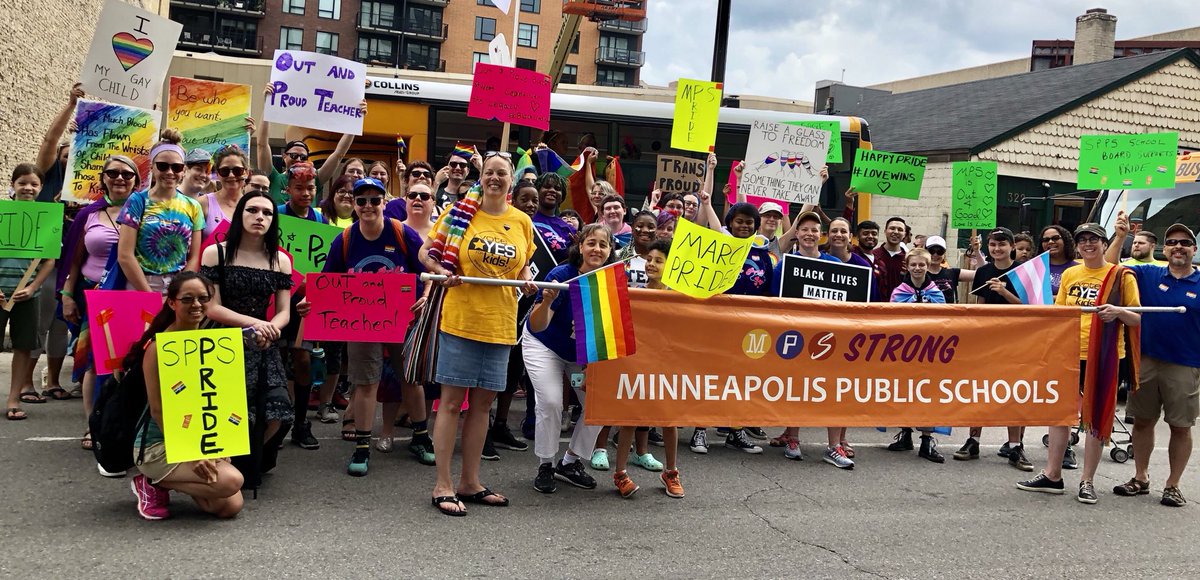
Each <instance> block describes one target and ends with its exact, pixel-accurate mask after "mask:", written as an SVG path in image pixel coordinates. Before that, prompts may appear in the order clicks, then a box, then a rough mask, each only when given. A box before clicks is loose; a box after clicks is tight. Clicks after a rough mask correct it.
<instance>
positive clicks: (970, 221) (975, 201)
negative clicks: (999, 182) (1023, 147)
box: [950, 161, 997, 230]
mask: <svg viewBox="0 0 1200 580" xmlns="http://www.w3.org/2000/svg"><path fill="white" fill-rule="evenodd" d="M951 167H952V173H953V175H954V176H953V178H952V179H951V187H950V189H951V190H952V191H953V192H954V197H953V198H952V199H951V202H950V227H952V228H960V229H967V230H971V229H980V230H990V229H992V228H994V227H996V171H997V165H996V162H995V161H955V162H954V164H953V165H952V166H951Z"/></svg>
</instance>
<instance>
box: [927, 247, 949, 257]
mask: <svg viewBox="0 0 1200 580" xmlns="http://www.w3.org/2000/svg"><path fill="white" fill-rule="evenodd" d="M925 249H926V250H929V253H930V254H936V255H938V256H940V255H942V254H945V253H946V250H945V249H943V248H938V247H933V248H925Z"/></svg>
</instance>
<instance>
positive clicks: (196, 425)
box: [155, 328, 250, 463]
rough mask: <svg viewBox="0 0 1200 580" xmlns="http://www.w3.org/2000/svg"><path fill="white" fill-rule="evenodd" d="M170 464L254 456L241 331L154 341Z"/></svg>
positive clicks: (196, 333)
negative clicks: (252, 454) (251, 452)
mask: <svg viewBox="0 0 1200 580" xmlns="http://www.w3.org/2000/svg"><path fill="white" fill-rule="evenodd" d="M155 344H156V345H157V349H158V351H157V352H158V382H159V385H160V386H159V390H160V395H161V396H162V419H163V424H162V431H163V440H164V441H163V444H164V445H165V446H166V448H167V463H183V462H185V461H198V460H201V459H217V458H220V457H236V456H238V455H246V454H248V453H250V420H249V417H250V414H249V413H248V412H247V410H246V407H247V401H246V360H245V351H244V350H243V346H242V329H240V328H216V329H211V330H186V331H181V332H162V333H159V334H158V335H157V336H156V337H155Z"/></svg>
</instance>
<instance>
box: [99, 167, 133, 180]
mask: <svg viewBox="0 0 1200 580" xmlns="http://www.w3.org/2000/svg"><path fill="white" fill-rule="evenodd" d="M104 176H105V177H107V178H109V179H124V180H125V181H130V180H132V179H133V178H135V177H137V174H136V173H134V172H132V171H121V170H120V169H105V170H104Z"/></svg>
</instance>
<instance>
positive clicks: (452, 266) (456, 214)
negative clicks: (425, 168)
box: [429, 183, 483, 273]
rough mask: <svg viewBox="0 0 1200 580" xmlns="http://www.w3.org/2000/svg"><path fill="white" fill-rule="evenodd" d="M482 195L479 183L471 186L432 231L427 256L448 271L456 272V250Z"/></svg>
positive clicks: (477, 209) (477, 208)
mask: <svg viewBox="0 0 1200 580" xmlns="http://www.w3.org/2000/svg"><path fill="white" fill-rule="evenodd" d="M482 197H483V192H482V189H480V187H479V184H478V183H476V184H475V185H473V186H471V190H470V191H468V192H467V195H466V197H464V198H462V199H460V200H458V201H457V202H455V204H454V205H452V206H450V209H449V210H448V211H447V212H446V213H448V214H449V215H447V216H446V219H444V220H441V221H439V222H438V225H437V229H436V230H435V231H434V239H433V245H432V246H430V248H429V257H430V258H433V259H434V260H437V261H438V262H440V263H441V265H442V267H443V268H445V269H447V270H449V271H450V272H452V273H454V272H458V251H459V247H460V246H461V245H462V241H463V237H464V236H466V234H467V227H468V226H470V225H471V220H472V219H474V218H475V212H477V211H479V203H480V200H481V199H482Z"/></svg>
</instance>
